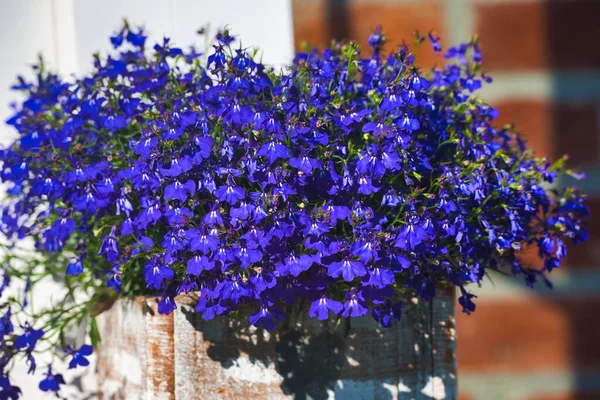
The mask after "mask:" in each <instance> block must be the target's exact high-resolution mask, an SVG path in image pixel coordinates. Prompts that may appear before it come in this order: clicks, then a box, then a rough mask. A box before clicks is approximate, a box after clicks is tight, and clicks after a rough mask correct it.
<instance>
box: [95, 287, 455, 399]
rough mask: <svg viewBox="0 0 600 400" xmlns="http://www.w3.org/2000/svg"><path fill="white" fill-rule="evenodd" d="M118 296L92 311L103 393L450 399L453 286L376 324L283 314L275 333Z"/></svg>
mask: <svg viewBox="0 0 600 400" xmlns="http://www.w3.org/2000/svg"><path fill="white" fill-rule="evenodd" d="M176 300H177V304H178V309H177V310H176V311H175V312H174V313H173V314H171V315H169V316H164V315H159V314H158V313H157V312H156V302H155V300H154V299H142V298H140V299H135V300H120V301H118V302H117V303H115V305H114V306H113V307H112V308H111V309H110V310H108V311H106V312H105V313H103V314H101V315H100V316H99V317H98V322H99V328H100V332H101V334H102V343H101V346H100V348H99V349H98V377H99V389H100V392H101V394H102V398H104V399H202V400H204V399H274V400H277V399H289V398H295V399H308V398H312V399H326V398H338V399H344V400H346V399H436V400H437V399H456V397H457V393H456V359H455V332H456V331H455V325H454V312H455V307H454V304H455V297H454V289H453V288H450V287H444V288H439V289H438V296H437V297H436V298H435V299H434V300H433V301H431V302H428V303H424V302H420V301H416V299H414V300H413V301H412V302H410V303H409V304H407V305H406V306H405V307H404V312H403V314H404V315H403V319H402V322H401V323H400V324H396V327H394V328H392V329H382V328H379V327H378V326H377V324H376V323H375V322H374V321H372V319H371V318H370V317H366V318H362V319H354V320H352V322H351V325H350V326H348V325H347V322H346V321H342V322H341V324H339V325H338V326H336V324H335V322H334V321H326V322H325V323H321V322H320V321H316V320H311V319H309V318H305V317H304V316H303V315H304V314H301V315H300V316H297V317H295V318H290V321H288V322H287V326H284V327H282V329H280V330H279V331H278V333H276V334H271V333H269V332H266V331H264V330H263V329H255V328H253V327H248V324H247V318H244V317H240V319H236V318H233V317H230V318H221V319H215V320H213V321H204V320H202V319H201V318H199V317H198V316H197V315H196V313H195V312H194V311H193V305H194V300H193V298H191V297H187V296H181V297H179V298H177V299H176Z"/></svg>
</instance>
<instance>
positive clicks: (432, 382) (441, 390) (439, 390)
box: [421, 376, 446, 400]
mask: <svg viewBox="0 0 600 400" xmlns="http://www.w3.org/2000/svg"><path fill="white" fill-rule="evenodd" d="M421 393H423V394H424V395H425V396H427V397H431V398H432V399H435V400H442V399H445V398H446V387H445V386H444V380H443V379H442V378H440V377H439V376H434V377H430V378H429V381H428V382H427V384H426V385H425V387H424V388H423V390H421Z"/></svg>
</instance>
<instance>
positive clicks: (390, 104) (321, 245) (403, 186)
mask: <svg viewBox="0 0 600 400" xmlns="http://www.w3.org/2000/svg"><path fill="white" fill-rule="evenodd" d="M424 40H425V38H420V37H419V38H418V40H417V43H416V45H415V46H417V47H418V46H420V45H421V44H422V43H421V42H423V41H424ZM429 41H430V42H431V45H432V48H433V51H435V52H437V53H439V52H441V51H442V48H441V45H440V43H439V38H438V37H436V36H435V35H433V34H429ZM111 42H112V43H113V45H114V47H115V52H114V54H113V55H111V56H109V57H108V58H106V59H102V58H96V59H95V63H94V67H95V68H94V71H93V72H92V73H90V74H88V75H86V76H84V77H82V78H81V79H78V80H77V81H75V82H66V81H63V80H61V79H60V78H59V77H57V76H55V75H52V74H49V73H47V72H46V71H45V70H44V68H43V67H42V66H40V67H38V70H37V72H38V74H37V81H36V82H27V81H25V80H23V79H21V80H20V81H19V83H18V84H17V85H16V86H15V89H17V90H21V91H24V92H25V93H26V94H27V99H26V100H25V101H24V102H23V103H22V104H21V105H20V107H18V108H17V109H16V111H15V114H14V116H13V117H12V118H11V119H10V120H9V121H8V123H9V124H11V125H12V126H14V128H15V129H16V130H17V131H18V132H19V134H20V136H19V138H18V139H17V140H16V141H15V142H14V143H13V144H12V145H11V146H10V147H8V148H6V149H5V150H4V151H3V152H2V169H1V172H0V177H1V178H2V180H3V181H4V182H8V183H9V188H8V197H7V199H6V200H5V201H4V202H3V203H2V215H1V220H0V228H1V230H2V232H4V234H6V235H7V236H8V237H9V238H10V239H14V240H17V239H21V238H26V237H27V238H32V239H33V242H34V243H35V247H36V249H37V251H38V254H40V255H41V256H42V257H43V261H42V262H40V264H43V270H44V271H48V270H51V271H53V273H54V274H56V275H60V276H63V277H64V279H65V281H66V282H67V286H68V288H69V289H70V292H69V293H71V292H75V291H78V290H82V291H84V292H86V293H88V294H90V295H91V297H90V300H89V301H87V302H85V303H77V304H83V306H82V307H81V308H76V310H77V312H78V313H79V314H77V316H76V317H72V319H71V320H69V321H68V323H67V322H65V323H64V324H63V325H61V329H66V328H67V327H69V326H70V325H69V324H70V323H71V322H78V321H81V320H82V319H84V318H87V319H86V320H89V321H91V323H90V326H91V328H90V329H91V334H92V337H93V336H95V334H94V332H95V328H94V326H95V325H94V319H93V312H92V311H91V310H92V306H93V305H94V304H95V303H97V302H99V301H102V299H106V298H107V297H111V294H110V293H107V290H110V291H114V292H116V293H117V295H119V296H131V295H156V296H157V297H159V298H160V303H159V311H160V312H161V313H170V312H172V311H173V310H174V309H175V308H176V302H175V297H176V296H177V295H179V294H182V293H189V292H192V293H194V294H195V295H196V296H197V298H198V302H197V306H196V308H195V309H196V311H197V312H198V313H201V314H202V316H203V318H206V319H211V318H213V317H215V316H218V315H227V314H228V313H230V312H233V311H235V310H238V309H240V308H242V307H244V308H247V309H249V310H250V314H251V317H250V323H251V324H253V325H255V326H259V325H262V326H264V327H265V328H266V329H273V328H275V326H276V323H277V322H278V321H281V320H282V319H283V318H284V314H285V312H284V309H285V308H286V307H288V306H291V305H294V304H299V303H303V304H306V305H307V307H306V312H307V313H308V315H309V316H310V317H313V318H318V319H320V320H324V319H327V318H331V317H343V318H346V317H360V316H364V315H367V314H369V313H370V314H371V315H372V317H373V318H374V319H375V320H377V321H378V322H379V323H381V325H383V326H386V327H387V326H390V325H391V324H392V322H393V321H394V320H398V319H400V316H401V308H402V303H401V301H400V299H401V298H402V295H403V294H405V293H406V294H407V295H411V296H418V297H420V298H422V299H424V300H429V299H431V298H433V297H434V296H435V294H436V286H437V285H438V284H440V283H445V284H451V285H455V286H457V287H459V288H460V290H461V291H462V296H461V297H460V300H459V303H460V305H461V306H462V308H463V310H464V311H465V312H471V311H473V310H474V309H475V304H474V303H473V300H472V299H473V297H474V296H473V295H472V294H470V293H468V292H467V291H466V289H465V288H464V285H465V284H466V283H468V282H480V281H481V280H482V278H483V276H484V274H485V273H486V271H487V270H506V269H508V270H510V271H512V272H513V273H514V274H515V275H519V276H522V277H524V278H525V280H526V281H527V283H529V284H531V285H532V284H533V283H534V282H535V281H536V280H542V281H546V279H545V277H544V272H545V271H551V270H552V269H554V268H557V267H559V266H560V263H561V259H563V258H564V257H565V253H566V247H565V246H566V244H565V240H566V239H568V240H570V241H573V242H575V243H577V242H580V241H582V240H585V238H586V232H585V230H584V228H583V226H582V222H581V219H582V218H583V217H585V216H586V215H587V214H588V211H587V208H586V206H585V205H584V204H583V197H582V196H581V195H580V194H578V192H577V190H576V189H574V188H572V187H561V185H560V181H559V180H558V178H559V177H560V176H562V175H565V174H569V175H576V174H573V173H572V172H571V171H569V170H567V169H566V168H565V166H564V159H562V160H559V161H557V162H556V163H554V164H550V163H548V162H547V160H546V159H539V158H536V157H535V156H534V155H533V154H532V152H531V151H530V150H528V149H527V147H526V144H525V143H524V142H523V140H522V139H521V138H520V137H519V136H518V135H517V134H516V133H515V132H513V131H512V129H511V127H505V128H503V129H497V128H496V127H495V126H494V124H493V120H494V119H495V118H496V116H497V114H498V112H497V110H496V109H494V108H493V107H491V106H490V105H488V104H486V103H485V102H483V101H481V100H479V99H477V98H476V97H474V96H473V95H472V92H474V91H476V90H477V89H478V88H480V87H481V86H482V84H483V83H484V82H490V81H491V79H490V78H489V77H487V76H485V75H484V74H482V72H481V60H482V56H481V52H480V50H479V47H478V44H477V41H476V40H474V41H472V42H470V43H467V44H464V45H461V46H458V47H453V48H450V49H449V50H448V51H447V52H446V54H445V58H446V59H447V60H448V64H447V66H445V67H444V68H440V69H435V70H433V71H432V72H424V71H420V70H419V69H418V68H417V67H416V66H415V61H414V54H413V53H412V52H411V51H410V50H409V48H408V47H406V46H402V47H400V48H399V49H397V50H395V51H393V52H392V53H390V54H387V55H384V53H383V50H382V49H383V46H384V44H385V37H384V35H383V33H382V32H381V31H377V32H376V33H375V34H373V35H372V36H371V38H370V40H369V44H370V46H371V50H369V51H366V52H364V53H362V52H361V50H360V49H359V46H358V45H356V44H354V43H352V42H345V43H336V44H333V45H332V47H331V48H328V49H325V50H323V51H319V50H316V49H312V50H310V51H307V52H301V53H299V54H297V56H296V58H295V60H294V63H293V65H292V66H290V67H288V68H285V69H282V70H277V69H273V68H269V67H267V66H265V65H263V64H261V63H259V62H257V61H255V60H254V59H253V57H252V56H251V54H250V53H249V52H248V51H246V50H245V49H244V48H242V47H241V46H236V44H235V41H234V38H233V37H232V36H231V35H230V34H229V32H228V31H223V32H221V33H219V34H218V35H217V41H216V42H215V44H214V46H213V49H212V51H211V52H210V53H209V54H208V55H207V57H205V56H204V55H202V54H200V53H198V52H197V51H196V50H194V49H193V48H192V49H190V50H189V51H183V50H181V49H179V48H176V47H173V46H172V45H171V44H170V42H169V40H167V39H165V40H164V41H163V42H162V44H157V45H155V46H154V47H153V51H147V49H146V37H145V36H144V32H143V31H142V30H136V29H131V28H130V27H128V26H125V27H124V28H123V29H122V30H121V31H120V32H118V33H117V34H115V35H114V36H113V37H111ZM425 50H427V49H425ZM531 246H535V247H536V248H537V249H538V250H539V255H540V257H541V258H542V259H543V269H539V268H538V269H535V268H530V267H529V266H527V265H524V264H523V262H522V261H521V259H520V258H519V254H520V252H521V250H522V249H523V248H524V247H531ZM53 268H54V269H53ZM34 270H36V269H35V268H33V267H32V269H31V270H29V271H30V272H31V271H34ZM15 274H16V275H17V276H20V277H23V276H26V274H27V273H25V272H23V269H22V268H21V269H19V268H16V267H14V266H11V264H10V263H7V264H6V267H5V270H4V282H5V285H3V287H4V286H6V283H7V281H8V279H9V276H11V275H15ZM107 288H108V289H107ZM112 296H114V295H112ZM67 297H69V296H67ZM73 301H74V300H73ZM65 304H66V303H65ZM8 306H9V302H7V303H6V304H5V305H4V307H5V310H6V311H5V314H4V315H5V316H4V317H3V318H2V324H1V325H0V330H1V336H2V338H3V339H2V345H1V346H2V347H1V351H2V354H4V357H3V358H2V359H1V360H0V367H1V368H0V370H1V371H2V376H3V379H4V380H0V386H2V388H3V390H4V392H6V393H8V392H9V391H11V390H13V391H14V390H15V389H14V387H13V386H11V384H10V383H9V380H8V375H7V371H6V370H5V366H6V364H7V360H10V358H11V357H12V355H13V354H15V353H16V352H18V351H20V350H24V351H25V353H26V354H28V356H30V357H32V356H31V352H32V351H33V348H34V347H35V344H36V341H38V340H39V339H40V338H41V337H42V335H43V332H42V331H41V330H36V329H34V328H32V327H31V326H29V325H23V326H21V329H20V330H19V332H22V333H21V334H20V336H17V338H16V339H13V337H14V335H13V326H12V325H11V320H12V319H11V308H9V307H8ZM61 315H63V314H61ZM65 315H73V313H70V314H69V313H67V314H65ZM32 323H33V324H35V323H36V321H35V320H34V321H32ZM90 353H91V347H85V346H84V347H82V348H81V349H79V350H77V351H75V350H73V349H69V350H68V354H71V355H72V357H73V360H72V362H71V366H73V367H76V366H77V365H85V364H86V362H87V360H86V359H85V356H87V355H89V354H90ZM61 383H64V379H63V377H62V375H54V374H53V373H52V370H51V369H50V368H49V369H48V372H47V377H46V379H45V380H44V381H43V382H42V385H41V388H42V390H56V389H58V387H59V385H60V384H61Z"/></svg>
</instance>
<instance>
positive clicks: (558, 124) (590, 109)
mask: <svg viewBox="0 0 600 400" xmlns="http://www.w3.org/2000/svg"><path fill="white" fill-rule="evenodd" d="M495 106H496V107H497V108H498V110H499V111H500V117H499V119H498V121H497V123H496V126H497V127H501V126H503V125H504V124H507V123H512V124H514V127H515V130H516V131H517V132H519V133H520V134H521V135H522V136H523V138H524V139H525V140H526V141H527V142H528V144H529V146H530V147H531V148H532V149H533V150H534V152H535V153H536V155H537V156H539V157H542V156H548V158H549V159H550V160H556V159H558V158H559V157H560V156H562V155H563V154H568V155H569V157H570V158H569V160H570V161H569V162H570V165H571V166H572V167H576V166H591V165H594V164H596V163H597V162H598V130H599V129H598V114H597V108H596V106H595V104H588V103H586V104H568V103H553V102H551V101H545V100H529V99H527V100H518V99H515V100H505V101H502V102H499V103H497V104H495Z"/></svg>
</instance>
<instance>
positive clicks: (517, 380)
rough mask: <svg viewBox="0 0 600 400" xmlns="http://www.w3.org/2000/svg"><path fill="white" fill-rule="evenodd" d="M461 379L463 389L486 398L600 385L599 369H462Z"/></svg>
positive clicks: (508, 398) (512, 397)
mask: <svg viewBox="0 0 600 400" xmlns="http://www.w3.org/2000/svg"><path fill="white" fill-rule="evenodd" d="M458 379H459V385H460V388H461V392H464V393H465V394H468V395H470V396H473V398H475V399H486V400H517V399H519V400H520V399H526V398H530V397H532V396H533V395H538V396H539V395H540V394H553V393H565V392H569V391H570V390H573V389H588V390H598V389H600V371H598V370H595V371H589V372H588V371H586V372H585V373H579V372H575V371H564V370H546V371H536V372H532V373H522V372H519V373H492V374H489V373H488V374H486V373H470V372H461V373H460V375H459V378H458Z"/></svg>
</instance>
